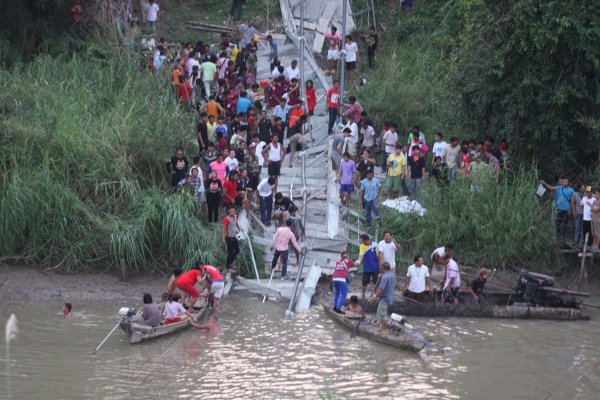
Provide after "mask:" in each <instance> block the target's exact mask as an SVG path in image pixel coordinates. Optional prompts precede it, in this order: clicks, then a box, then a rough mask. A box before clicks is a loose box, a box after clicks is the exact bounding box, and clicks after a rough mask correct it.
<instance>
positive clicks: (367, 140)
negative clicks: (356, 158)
mask: <svg viewBox="0 0 600 400" xmlns="http://www.w3.org/2000/svg"><path fill="white" fill-rule="evenodd" d="M360 135H361V136H362V138H363V141H362V149H363V151H364V150H369V151H373V146H375V129H373V127H372V126H371V125H369V121H363V122H362V125H361V127H360Z"/></svg>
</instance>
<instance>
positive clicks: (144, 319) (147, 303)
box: [135, 293, 160, 328]
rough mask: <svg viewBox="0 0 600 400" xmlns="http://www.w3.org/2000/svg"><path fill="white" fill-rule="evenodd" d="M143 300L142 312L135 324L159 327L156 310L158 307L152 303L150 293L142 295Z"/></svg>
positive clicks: (157, 310) (158, 314)
mask: <svg viewBox="0 0 600 400" xmlns="http://www.w3.org/2000/svg"><path fill="white" fill-rule="evenodd" d="M143 299H144V310H143V311H142V314H141V315H140V316H138V318H137V319H136V321H135V322H136V323H138V324H140V325H147V326H150V327H152V328H155V327H157V326H159V325H160V310H159V309H158V305H157V304H155V303H154V302H153V301H152V295H151V294H150V293H144V297H143Z"/></svg>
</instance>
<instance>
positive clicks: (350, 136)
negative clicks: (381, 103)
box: [342, 115, 358, 157]
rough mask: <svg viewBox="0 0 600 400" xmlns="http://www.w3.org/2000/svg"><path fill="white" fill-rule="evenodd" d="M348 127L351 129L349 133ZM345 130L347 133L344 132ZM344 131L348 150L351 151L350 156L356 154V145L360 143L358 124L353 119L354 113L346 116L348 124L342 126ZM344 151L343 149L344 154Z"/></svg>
mask: <svg viewBox="0 0 600 400" xmlns="http://www.w3.org/2000/svg"><path fill="white" fill-rule="evenodd" d="M346 128H348V129H349V130H350V132H349V133H348V132H347V131H346ZM344 132H345V133H344ZM342 133H343V135H344V136H345V137H346V144H347V146H346V149H345V150H346V151H347V152H348V153H350V156H352V157H354V156H356V146H357V145H358V125H356V123H355V122H354V121H353V119H352V115H348V116H346V125H344V128H342ZM343 153H344V151H342V154H343Z"/></svg>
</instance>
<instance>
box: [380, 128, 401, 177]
mask: <svg viewBox="0 0 600 400" xmlns="http://www.w3.org/2000/svg"><path fill="white" fill-rule="evenodd" d="M396 128H397V125H396V124H395V123H392V124H388V123H384V124H383V129H385V132H384V133H383V136H382V137H381V144H382V145H383V146H384V150H385V158H384V160H387V159H388V158H389V156H390V154H392V153H393V152H394V150H396V144H397V143H398V134H397V133H396ZM383 166H385V167H386V168H385V170H387V166H386V165H385V163H384V165H383ZM383 169H384V168H383V167H382V170H383Z"/></svg>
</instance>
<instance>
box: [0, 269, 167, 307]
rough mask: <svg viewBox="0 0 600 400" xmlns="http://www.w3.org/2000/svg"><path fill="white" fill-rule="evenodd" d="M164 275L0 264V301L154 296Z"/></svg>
mask: <svg viewBox="0 0 600 400" xmlns="http://www.w3.org/2000/svg"><path fill="white" fill-rule="evenodd" d="M167 279H168V278H167V277H162V276H160V275H143V276H136V277H132V278H130V279H129V281H128V282H127V283H125V282H123V280H122V279H121V278H120V277H118V276H116V275H111V274H104V273H85V274H69V275H66V274H58V273H54V272H46V273H43V272H41V271H40V269H38V268H35V267H24V266H18V267H12V266H6V265H1V266H0V301H16V302H31V301H74V300H120V299H132V298H134V299H141V297H142V295H143V293H145V292H148V293H151V294H152V295H153V296H154V297H155V298H156V299H160V295H161V294H162V292H163V291H164V289H165V287H166V284H167Z"/></svg>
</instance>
